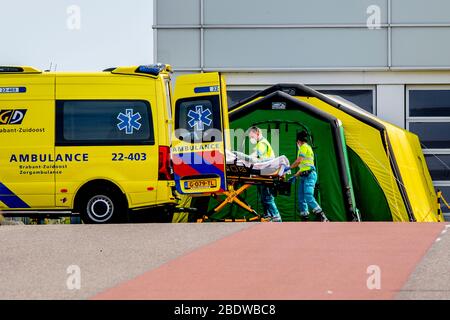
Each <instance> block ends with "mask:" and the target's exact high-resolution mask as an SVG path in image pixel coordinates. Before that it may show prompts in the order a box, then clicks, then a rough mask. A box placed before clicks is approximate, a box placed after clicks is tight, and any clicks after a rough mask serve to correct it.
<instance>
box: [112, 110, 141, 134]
mask: <svg viewBox="0 0 450 320" xmlns="http://www.w3.org/2000/svg"><path fill="white" fill-rule="evenodd" d="M117 120H120V122H119V123H118V124H117V128H119V130H120V131H122V130H125V133H126V134H133V130H139V129H140V128H141V123H140V122H139V120H141V115H140V113H139V112H136V113H134V112H133V109H126V110H125V113H122V112H121V113H119V115H118V116H117Z"/></svg>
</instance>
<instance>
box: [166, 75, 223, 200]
mask: <svg viewBox="0 0 450 320" xmlns="http://www.w3.org/2000/svg"><path fill="white" fill-rule="evenodd" d="M226 98H227V97H226V88H225V82H224V80H223V78H222V76H221V75H220V74H219V73H217V72H214V73H202V74H193V75H183V76H179V77H177V78H176V83H175V96H174V102H175V103H174V116H175V121H174V122H175V128H174V129H175V131H174V136H173V140H172V150H171V151H172V152H171V154H172V164H173V169H174V176H175V183H176V187H177V191H178V192H179V193H181V194H205V193H220V192H223V191H225V190H226V170H225V165H226V161H225V138H226V134H227V132H228V130H227V129H228V106H227V103H226Z"/></svg>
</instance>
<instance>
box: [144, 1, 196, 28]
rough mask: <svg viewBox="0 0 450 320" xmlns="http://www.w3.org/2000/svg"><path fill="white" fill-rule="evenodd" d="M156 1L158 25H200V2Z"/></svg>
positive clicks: (155, 22)
mask: <svg viewBox="0 0 450 320" xmlns="http://www.w3.org/2000/svg"><path fill="white" fill-rule="evenodd" d="M153 1H156V12H157V14H156V21H154V24H156V25H198V24H200V0H153Z"/></svg>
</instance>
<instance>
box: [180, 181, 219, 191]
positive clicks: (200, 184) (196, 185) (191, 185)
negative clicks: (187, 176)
mask: <svg viewBox="0 0 450 320" xmlns="http://www.w3.org/2000/svg"><path fill="white" fill-rule="evenodd" d="M184 186H185V188H186V189H205V188H211V189H212V188H216V187H217V180H216V179H202V180H191V181H186V182H185V183H184Z"/></svg>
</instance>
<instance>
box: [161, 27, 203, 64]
mask: <svg viewBox="0 0 450 320" xmlns="http://www.w3.org/2000/svg"><path fill="white" fill-rule="evenodd" d="M156 58H157V62H165V63H169V64H171V65H173V66H174V67H175V68H199V67H200V32H199V31H198V30H191V29H182V30H172V29H170V30H158V39H157V57H156Z"/></svg>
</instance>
